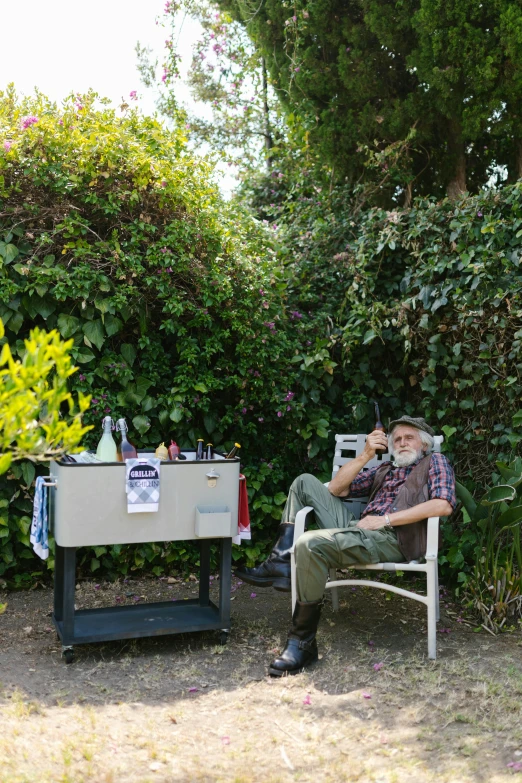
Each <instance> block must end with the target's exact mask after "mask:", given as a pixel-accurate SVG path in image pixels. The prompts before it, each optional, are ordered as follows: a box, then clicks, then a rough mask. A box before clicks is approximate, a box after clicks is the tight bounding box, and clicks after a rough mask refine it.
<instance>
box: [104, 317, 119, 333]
mask: <svg viewBox="0 0 522 783" xmlns="http://www.w3.org/2000/svg"><path fill="white" fill-rule="evenodd" d="M122 326H123V321H120V319H119V318H116V316H115V315H110V314H108V315H106V316H105V331H106V332H107V336H108V337H112V335H113V334H117V333H118V332H119V331H120V329H121V328H122Z"/></svg>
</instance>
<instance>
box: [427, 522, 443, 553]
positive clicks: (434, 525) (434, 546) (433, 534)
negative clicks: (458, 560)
mask: <svg viewBox="0 0 522 783" xmlns="http://www.w3.org/2000/svg"><path fill="white" fill-rule="evenodd" d="M439 523H440V517H430V518H429V519H428V540H427V543H426V560H433V559H436V558H437V556H438V553H439Z"/></svg>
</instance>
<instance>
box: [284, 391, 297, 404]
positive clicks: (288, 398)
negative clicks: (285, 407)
mask: <svg viewBox="0 0 522 783" xmlns="http://www.w3.org/2000/svg"><path fill="white" fill-rule="evenodd" d="M293 397H295V392H293V391H289V392H287V393H286V397H285V402H287V401H288V400H291V399H292V398H293Z"/></svg>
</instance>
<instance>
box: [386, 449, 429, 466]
mask: <svg viewBox="0 0 522 783" xmlns="http://www.w3.org/2000/svg"><path fill="white" fill-rule="evenodd" d="M423 453H424V452H423V451H422V449H421V450H420V451H408V452H403V453H402V454H394V455H393V459H394V462H395V465H397V467H398V468H407V467H409V466H410V465H413V463H414V462H417V460H418V459H420V458H421V457H422V455H423Z"/></svg>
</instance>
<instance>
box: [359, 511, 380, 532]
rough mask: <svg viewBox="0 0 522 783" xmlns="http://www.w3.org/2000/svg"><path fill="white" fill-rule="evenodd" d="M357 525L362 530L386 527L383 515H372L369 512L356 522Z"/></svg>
mask: <svg viewBox="0 0 522 783" xmlns="http://www.w3.org/2000/svg"><path fill="white" fill-rule="evenodd" d="M357 527H360V528H362V530H380V528H381V527H386V519H385V518H384V517H372V516H371V515H370V514H369V515H368V516H367V517H364V518H363V519H360V520H359V521H358V522H357Z"/></svg>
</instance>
